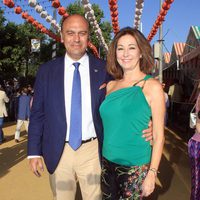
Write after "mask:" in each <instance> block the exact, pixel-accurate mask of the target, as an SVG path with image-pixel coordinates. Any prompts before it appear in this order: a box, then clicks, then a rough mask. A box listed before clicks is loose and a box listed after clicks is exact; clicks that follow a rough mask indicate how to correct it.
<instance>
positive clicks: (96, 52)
mask: <svg viewBox="0 0 200 200" xmlns="http://www.w3.org/2000/svg"><path fill="white" fill-rule="evenodd" d="M88 47H89V48H90V49H91V50H92V51H93V53H94V55H95V56H96V57H98V58H99V54H98V51H97V48H96V47H95V46H94V45H93V44H92V43H91V42H88Z"/></svg>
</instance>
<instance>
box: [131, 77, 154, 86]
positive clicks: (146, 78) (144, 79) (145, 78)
mask: <svg viewBox="0 0 200 200" xmlns="http://www.w3.org/2000/svg"><path fill="white" fill-rule="evenodd" d="M149 78H151V75H148V74H147V75H146V76H145V77H144V78H143V79H141V80H139V81H137V82H136V83H134V84H133V86H136V85H137V84H138V83H140V82H142V81H144V84H143V85H142V87H141V88H142V89H143V88H144V85H145V83H146V80H148V79H149Z"/></svg>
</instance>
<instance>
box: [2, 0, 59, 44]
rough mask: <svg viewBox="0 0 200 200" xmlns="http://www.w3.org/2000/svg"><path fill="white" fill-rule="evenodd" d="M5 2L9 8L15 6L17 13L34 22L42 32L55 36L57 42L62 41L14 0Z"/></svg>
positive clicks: (29, 21)
mask: <svg viewBox="0 0 200 200" xmlns="http://www.w3.org/2000/svg"><path fill="white" fill-rule="evenodd" d="M3 3H4V4H5V5H6V6H8V7H9V8H14V11H15V13H16V14H21V17H22V18H23V19H25V20H26V21H27V22H28V23H30V24H32V25H33V26H34V27H36V29H39V30H40V31H41V32H42V33H45V34H47V35H48V36H49V37H51V38H53V39H54V40H56V41H57V42H60V38H59V37H58V36H57V35H55V34H54V33H53V32H51V31H50V30H48V29H47V28H45V27H44V26H43V25H42V24H40V23H39V22H38V21H37V20H35V19H34V18H33V17H32V16H31V15H29V14H28V12H25V11H23V10H22V8H21V7H20V6H16V7H15V3H14V1H13V0H3Z"/></svg>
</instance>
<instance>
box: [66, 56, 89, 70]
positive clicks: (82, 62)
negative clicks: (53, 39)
mask: <svg viewBox="0 0 200 200" xmlns="http://www.w3.org/2000/svg"><path fill="white" fill-rule="evenodd" d="M87 60H88V55H87V53H85V54H84V55H83V56H82V57H81V58H80V59H79V60H76V61H74V60H73V59H71V58H70V57H69V56H68V55H67V53H66V54H65V66H69V67H72V66H73V63H75V62H79V63H80V65H81V66H86V62H87Z"/></svg>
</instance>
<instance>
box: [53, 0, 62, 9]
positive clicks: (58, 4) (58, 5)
mask: <svg viewBox="0 0 200 200" xmlns="http://www.w3.org/2000/svg"><path fill="white" fill-rule="evenodd" d="M52 6H53V7H54V8H58V7H60V1H59V0H54V1H53V2H52Z"/></svg>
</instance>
